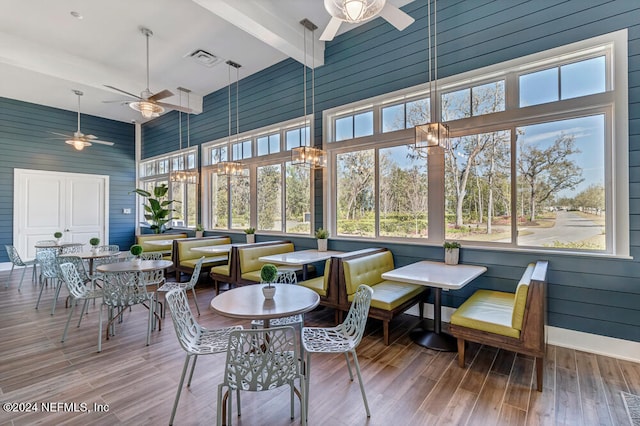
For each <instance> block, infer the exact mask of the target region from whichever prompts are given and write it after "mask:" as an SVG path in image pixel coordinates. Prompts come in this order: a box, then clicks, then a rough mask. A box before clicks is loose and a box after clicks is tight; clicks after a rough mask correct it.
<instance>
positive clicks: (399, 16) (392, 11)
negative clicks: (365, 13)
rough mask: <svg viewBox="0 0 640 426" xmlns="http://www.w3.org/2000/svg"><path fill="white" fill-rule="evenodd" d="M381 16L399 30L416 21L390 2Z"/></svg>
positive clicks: (383, 9)
mask: <svg viewBox="0 0 640 426" xmlns="http://www.w3.org/2000/svg"><path fill="white" fill-rule="evenodd" d="M380 16H382V17H383V18H384V19H385V20H386V21H387V22H389V23H390V24H391V25H393V26H394V27H396V28H397V29H398V30H399V31H402V30H404V29H405V28H407V27H408V26H409V25H411V24H413V23H414V22H415V19H413V18H412V17H411V16H410V15H408V14H406V13H405V12H403V11H402V10H400V9H399V8H398V7H397V6H394V5H392V4H390V3H387V4H385V5H384V7H383V8H382V10H381V11H380ZM321 40H322V39H321Z"/></svg>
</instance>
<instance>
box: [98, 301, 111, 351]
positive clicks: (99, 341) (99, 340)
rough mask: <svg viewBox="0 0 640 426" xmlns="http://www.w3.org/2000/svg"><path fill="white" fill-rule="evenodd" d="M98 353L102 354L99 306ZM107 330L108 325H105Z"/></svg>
mask: <svg viewBox="0 0 640 426" xmlns="http://www.w3.org/2000/svg"><path fill="white" fill-rule="evenodd" d="M98 318H99V319H98V324H99V325H98V353H100V352H102V305H100V314H99V316H98ZM107 328H109V325H107Z"/></svg>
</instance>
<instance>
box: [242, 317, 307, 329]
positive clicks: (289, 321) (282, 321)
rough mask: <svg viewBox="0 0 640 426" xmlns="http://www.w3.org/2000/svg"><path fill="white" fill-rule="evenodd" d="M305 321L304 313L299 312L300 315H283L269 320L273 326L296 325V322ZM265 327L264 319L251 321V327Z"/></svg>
mask: <svg viewBox="0 0 640 426" xmlns="http://www.w3.org/2000/svg"><path fill="white" fill-rule="evenodd" d="M303 322H304V320H303V319H302V315H300V314H298V315H290V316H288V317H282V318H274V319H272V320H269V325H270V326H271V327H280V326H283V325H296V324H302V323H303ZM254 326H255V327H264V321H262V320H253V321H251V327H254Z"/></svg>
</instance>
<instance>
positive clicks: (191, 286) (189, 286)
mask: <svg viewBox="0 0 640 426" xmlns="http://www.w3.org/2000/svg"><path fill="white" fill-rule="evenodd" d="M202 262H204V256H202V257H201V258H200V259H198V261H197V262H196V264H195V266H194V267H193V273H192V274H191V279H190V280H189V281H188V282H186V283H179V282H174V281H169V282H165V283H164V284H162V286H161V287H160V288H158V292H167V291H171V290H175V289H180V290H184V291H185V292H186V291H187V290H191V293H192V294H193V301H194V303H195V304H196V310H197V311H198V316H200V307H198V298H197V297H196V289H195V287H196V284H197V283H198V279H199V278H200V270H201V269H202ZM160 306H161V309H162V305H160ZM162 316H163V317H164V310H163V311H162Z"/></svg>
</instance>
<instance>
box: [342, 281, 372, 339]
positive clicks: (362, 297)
mask: <svg viewBox="0 0 640 426" xmlns="http://www.w3.org/2000/svg"><path fill="white" fill-rule="evenodd" d="M372 297H373V289H372V288H371V287H369V286H368V285H365V284H360V285H359V286H358V289H357V290H356V294H355V296H354V297H353V302H351V307H350V308H349V313H348V314H347V318H346V319H345V320H344V322H343V323H342V324H340V325H339V327H341V328H342V331H343V333H344V334H345V335H347V336H349V337H350V338H351V339H352V340H353V342H354V345H355V346H357V345H358V344H360V341H361V340H362V336H363V335H364V329H365V327H366V325H367V317H368V316H369V307H370V306H371V298H372Z"/></svg>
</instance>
